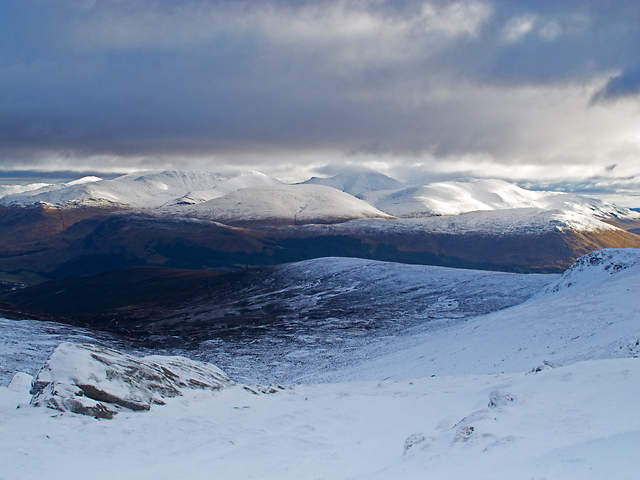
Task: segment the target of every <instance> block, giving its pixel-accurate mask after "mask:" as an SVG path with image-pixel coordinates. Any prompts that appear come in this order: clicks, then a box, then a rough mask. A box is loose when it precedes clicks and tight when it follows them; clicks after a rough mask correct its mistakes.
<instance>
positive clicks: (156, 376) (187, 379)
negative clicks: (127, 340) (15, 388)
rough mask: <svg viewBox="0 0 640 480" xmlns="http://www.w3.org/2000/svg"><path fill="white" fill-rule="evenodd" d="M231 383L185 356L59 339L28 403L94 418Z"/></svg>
mask: <svg viewBox="0 0 640 480" xmlns="http://www.w3.org/2000/svg"><path fill="white" fill-rule="evenodd" d="M233 384H234V382H233V381H232V380H231V379H230V378H229V377H227V375H226V374H225V373H224V372H222V370H220V369H219V368H217V367H215V366H214V365H211V364H208V363H201V362H195V361H193V360H189V359H187V358H183V357H162V356H152V357H145V358H136V357H133V356H131V355H127V354H125V353H122V352H119V351H117V350H112V349H110V348H106V347H100V346H97V345H77V344H73V343H62V344H61V345H59V346H58V348H56V350H55V351H54V352H53V353H52V354H51V356H50V357H49V359H48V360H47V362H46V363H45V365H44V367H43V368H42V369H41V370H40V372H39V373H38V375H37V376H36V378H35V379H34V380H33V384H32V388H31V394H32V395H33V397H32V399H31V404H32V405H34V406H45V407H49V408H53V409H56V410H61V411H71V412H73V413H79V414H84V415H91V416H94V417H98V418H111V417H113V415H114V414H116V413H117V412H118V411H119V410H121V409H129V410H149V409H150V408H151V405H153V404H157V405H162V404H164V403H165V402H164V399H165V398H169V397H175V396H179V395H182V394H183V392H184V391H185V390H189V389H205V390H220V389H222V388H223V387H225V386H229V385H233Z"/></svg>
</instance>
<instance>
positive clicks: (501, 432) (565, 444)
mask: <svg viewBox="0 0 640 480" xmlns="http://www.w3.org/2000/svg"><path fill="white" fill-rule="evenodd" d="M514 278H515V277H514ZM638 285H640V250H638V249H605V250H600V251H597V252H594V253H592V254H590V255H587V256H585V257H582V258H581V259H579V260H578V261H577V262H576V263H575V264H574V266H573V267H572V268H571V269H569V270H568V271H567V272H566V273H565V274H564V275H563V276H562V277H558V276H555V277H554V278H553V281H552V282H551V283H550V284H549V285H547V286H546V287H544V288H543V289H542V290H541V291H540V292H539V293H538V294H537V295H535V296H534V297H532V298H530V299H529V300H528V301H526V302H524V303H522V304H519V305H516V306H514V307H511V308H508V309H505V310H501V311H498V312H494V313H490V314H488V315H481V316H477V317H473V318H465V319H463V320H462V321H461V322H456V323H449V324H447V323H442V324H440V325H439V327H438V328H433V325H431V326H430V327H427V326H426V325H425V326H414V327H412V328H409V329H408V330H407V331H405V332H404V333H402V334H394V335H392V336H386V337H384V336H382V337H379V338H378V339H377V341H376V342H374V343H371V344H366V345H363V346H362V347H360V348H358V349H357V352H355V355H356V356H357V357H358V359H359V361H357V362H352V363H350V364H349V365H346V366H344V367H343V368H341V369H337V370H335V371H326V370H322V369H314V364H313V362H312V361H310V360H311V359H308V360H309V361H308V364H309V370H308V372H307V373H308V376H307V377H306V380H307V383H306V384H300V385H296V386H294V387H292V388H290V389H285V390H283V391H279V392H278V393H274V394H271V395H253V394H251V393H250V392H248V391H247V390H244V389H243V388H241V387H239V386H236V387H234V386H230V387H228V388H225V389H223V390H221V391H219V392H209V391H189V392H186V393H185V394H184V396H182V397H176V398H169V399H167V401H166V405H162V406H157V408H156V407H154V408H152V409H151V410H150V411H146V412H128V411H125V410H123V411H121V412H120V413H118V414H117V415H116V416H115V417H114V418H113V419H112V420H95V419H93V418H89V417H86V416H78V415H75V414H71V413H69V412H64V413H63V412H57V411H54V410H51V409H46V408H33V407H30V406H29V405H28V404H29V402H30V400H31V396H30V395H29V393H28V389H29V377H28V376H27V375H26V374H18V375H17V376H16V377H15V379H14V381H13V382H11V384H10V385H9V386H8V387H0V465H1V467H0V468H1V470H0V476H4V477H6V478H11V479H22V478H24V479H26V478H29V479H30V478H39V477H43V478H44V477H46V478H53V479H56V478H60V479H67V478H69V477H74V476H84V475H86V473H87V472H89V471H90V472H91V476H92V478H95V479H101V478H104V479H111V478H113V477H114V476H117V477H118V478H136V479H138V478H142V479H144V478H148V479H158V478H177V477H180V478H183V477H188V478H195V479H199V478H211V476H212V475H215V476H216V477H220V478H269V479H271V478H273V479H278V480H282V479H287V478H292V479H293V478H295V479H298V478H341V479H342V478H349V479H371V478H373V479H376V478H379V479H397V478H415V479H418V478H438V479H460V478H474V479H479V480H483V479H487V480H488V479H491V480H493V479H496V478H505V479H506V478H508V479H522V480H530V479H532V478H533V479H545V478H546V479H576V480H577V479H580V480H584V479H593V480H596V479H597V480H600V479H603V478H616V479H623V480H631V479H635V478H636V477H637V470H638V456H637V453H638V451H639V450H640V403H639V402H638V398H640V359H639V358H638V356H639V355H640V350H639V345H640V302H639V301H638V298H637V287H638ZM390 301H392V299H390ZM329 352H330V350H329ZM326 353H327V351H326V350H325V351H324V352H322V354H323V355H324V354H326ZM333 353H337V352H335V351H334V352H333ZM257 356H259V352H258V353H257ZM503 372H504V373H503ZM434 375H435V376H434ZM302 380H304V378H303V379H302ZM328 380H330V381H332V382H336V383H322V382H326V381H328ZM16 407H19V408H16Z"/></svg>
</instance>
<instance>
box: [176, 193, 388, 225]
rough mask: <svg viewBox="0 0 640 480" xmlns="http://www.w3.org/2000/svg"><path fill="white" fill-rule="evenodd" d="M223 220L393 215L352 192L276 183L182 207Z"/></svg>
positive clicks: (312, 220) (336, 219)
mask: <svg viewBox="0 0 640 480" xmlns="http://www.w3.org/2000/svg"><path fill="white" fill-rule="evenodd" d="M179 212H180V213H181V214H183V215H185V214H186V215H189V216H196V217H198V218H206V219H211V220H215V221H218V222H221V223H229V224H234V223H238V222H264V223H265V224H276V225H277V224H290V225H294V224H297V225H299V224H307V223H333V222H344V221H346V220H351V219H355V218H386V219H388V218H392V217H391V216H390V215H387V214H386V213H383V212H381V211H379V210H378V209H376V208H375V207H372V206H371V205H369V204H368V203H366V202H364V201H362V200H359V199H357V198H355V197H353V196H351V195H349V194H346V193H344V192H341V191H339V190H336V189H335V188H331V187H326V186H323V185H276V186H269V187H254V188H245V189H242V190H238V191H237V192H233V193H230V194H228V195H225V196H224V197H221V198H216V199H214V200H210V201H208V202H204V203H200V204H198V205H195V206H193V207H183V208H181V209H180V210H179Z"/></svg>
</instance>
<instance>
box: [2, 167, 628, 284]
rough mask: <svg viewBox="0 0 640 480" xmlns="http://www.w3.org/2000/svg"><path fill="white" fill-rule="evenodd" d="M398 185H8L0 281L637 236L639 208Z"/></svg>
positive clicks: (349, 181) (219, 178) (493, 255)
mask: <svg viewBox="0 0 640 480" xmlns="http://www.w3.org/2000/svg"><path fill="white" fill-rule="evenodd" d="M399 185H400V184H399V182H397V181H395V180H393V179H390V178H389V177H386V176H384V175H381V174H377V173H374V172H366V173H349V174H341V175H337V176H335V177H333V178H330V179H323V180H322V181H321V180H319V179H312V180H310V181H309V182H306V183H303V184H296V185H285V184H283V183H282V182H280V181H278V180H277V179H275V178H271V177H268V176H266V175H263V174H261V173H257V172H237V173H235V174H231V175H217V174H213V173H208V172H180V171H164V172H146V173H145V172H138V173H134V174H129V175H124V176H122V177H119V178H115V179H113V180H100V179H98V178H96V177H90V178H84V179H80V180H77V181H75V182H70V183H68V184H56V185H48V186H45V187H40V188H35V186H34V188H33V189H28V188H27V187H20V188H19V189H18V190H24V191H21V192H20V191H16V192H13V193H11V192H10V191H7V192H5V193H6V194H5V195H4V196H3V197H2V198H0V250H2V251H3V252H4V253H3V255H0V280H1V279H6V280H7V281H10V282H16V281H17V282H25V283H36V282H38V281H43V280H45V279H50V278H60V277H65V276H73V275H80V274H91V273H99V272H102V271H105V270H114V269H117V268H123V267H130V266H145V265H146V266H164V267H171V268H188V269H203V268H223V269H239V268H248V267H249V266H261V265H273V264H278V263H285V262H291V261H299V260H305V259H310V258H318V257H327V256H352V257H360V258H368V259H374V260H385V261H393V262H406V263H418V264H426V265H443V266H457V267H462V268H482V269H495V270H507V271H525V272H551V271H555V272H559V271H562V270H563V269H565V268H567V267H568V266H569V265H570V264H571V263H572V262H573V261H574V260H575V259H576V258H577V257H578V256H580V255H583V254H585V253H588V252H590V251H593V250H596V249H599V248H606V247H611V248H619V247H640V236H638V235H636V234H635V233H634V232H636V231H640V230H638V229H640V213H639V212H635V211H632V210H629V209H625V208H618V207H616V206H615V205H611V204H607V203H604V202H601V201H599V200H595V199H590V198H587V197H582V196H579V195H573V194H565V193H559V192H538V191H529V190H526V189H523V188H520V187H518V186H517V185H513V184H510V183H508V182H505V181H502V180H474V179H467V180H460V181H450V182H439V183H433V184H428V185H422V186H402V185H400V186H399ZM29 188H31V187H29ZM349 192H351V193H354V194H356V195H357V196H354V195H352V194H351V193H349ZM223 231H224V234H223Z"/></svg>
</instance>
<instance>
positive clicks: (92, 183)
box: [0, 171, 640, 229]
mask: <svg viewBox="0 0 640 480" xmlns="http://www.w3.org/2000/svg"><path fill="white" fill-rule="evenodd" d="M328 187H330V189H329V188H328ZM0 188H1V190H0V196H1V198H0V204H2V205H31V204H36V203H39V202H41V203H44V204H51V205H57V206H66V207H71V206H82V205H84V206H104V207H112V208H121V209H136V210H140V209H142V210H154V213H156V214H158V215H172V216H176V215H177V216H193V217H198V218H212V219H216V220H218V221H221V222H223V223H224V222H225V221H226V222H229V223H234V222H238V221H239V222H243V221H255V222H262V223H265V224H267V223H269V222H270V221H273V222H275V223H276V224H281V223H291V224H295V223H314V222H316V221H317V222H316V223H338V222H344V221H346V220H351V219H358V218H386V219H391V218H392V217H400V218H429V217H434V216H459V215H461V214H465V213H471V212H484V211H496V210H499V211H501V212H504V214H505V216H507V215H509V216H510V218H511V220H510V221H509V223H511V221H512V220H513V221H518V220H519V219H520V220H522V221H525V222H535V219H534V218H533V217H535V216H536V215H538V214H539V213H540V212H551V214H552V215H554V218H555V219H556V220H557V221H560V222H563V221H565V220H566V221H569V222H571V221H572V219H573V223H572V226H573V228H578V229H580V228H581V227H580V226H581V225H584V227H585V228H586V229H593V228H605V229H606V228H608V227H606V226H603V224H602V222H601V220H611V219H623V220H625V219H631V220H637V219H640V214H639V213H637V212H633V211H631V210H629V209H625V208H618V207H616V206H615V205H610V204H606V203H604V202H601V201H598V200H594V199H590V198H586V197H582V196H579V195H573V194H565V193H560V192H539V191H530V190H526V189H523V188H520V187H518V186H516V185H513V184H510V183H508V182H505V181H502V180H477V179H470V180H463V181H449V182H439V183H432V184H428V185H422V186H411V187H403V186H402V184H401V183H400V182H398V181H397V180H394V179H392V178H390V177H387V176H385V175H382V174H380V173H375V172H367V173H351V174H340V175H337V176H335V177H332V178H327V179H320V178H317V177H314V178H312V179H310V180H308V181H306V182H303V184H299V185H295V186H287V185H283V184H282V182H280V181H278V180H276V179H274V178H271V177H268V176H266V175H264V174H261V173H258V172H238V173H236V174H233V175H226V176H222V175H217V174H213V173H207V172H179V171H164V172H152V173H144V172H138V173H132V174H128V175H124V176H122V177H118V178H115V179H113V180H101V179H99V178H97V177H85V178H82V179H80V180H77V181H74V182H70V183H65V184H52V185H44V186H43V185H42V184H35V185H30V186H4V187H0ZM336 190H337V191H341V192H344V194H339V193H336ZM355 197H358V198H355ZM362 200H364V202H363V201H362ZM365 202H366V203H365ZM507 212H509V213H507ZM538 216H539V215H538ZM468 218H472V217H460V220H459V222H462V223H465V222H467V219H468ZM590 219H591V220H590ZM547 223H548V222H547ZM472 224H473V221H471V223H469V225H470V227H469V228H472V227H471V225H472Z"/></svg>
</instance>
